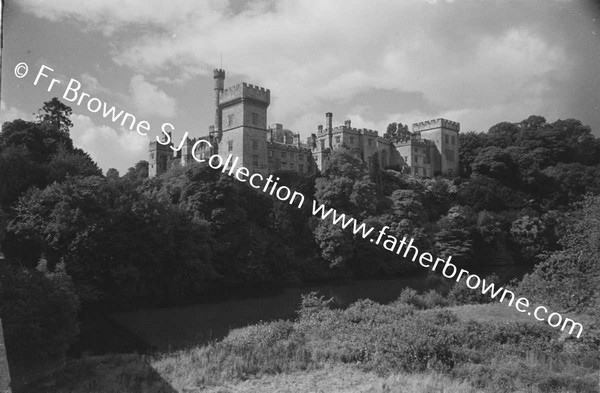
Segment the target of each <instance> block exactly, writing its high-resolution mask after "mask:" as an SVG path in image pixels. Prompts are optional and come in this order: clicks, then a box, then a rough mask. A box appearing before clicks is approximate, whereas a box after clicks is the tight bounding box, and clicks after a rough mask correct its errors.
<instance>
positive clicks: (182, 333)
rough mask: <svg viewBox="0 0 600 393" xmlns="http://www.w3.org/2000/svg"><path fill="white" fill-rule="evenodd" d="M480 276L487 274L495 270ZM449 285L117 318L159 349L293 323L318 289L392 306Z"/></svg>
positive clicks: (291, 293) (410, 282)
mask: <svg viewBox="0 0 600 393" xmlns="http://www.w3.org/2000/svg"><path fill="white" fill-rule="evenodd" d="M519 270H521V271H520V272H518V271H517V272H513V273H512V274H510V275H511V276H514V275H520V274H519V273H521V274H522V272H523V269H519ZM478 273H479V274H480V275H481V276H485V275H487V274H490V273H491V271H487V272H484V271H480V272H478ZM504 273H506V270H505V271H504ZM447 286H448V284H447V283H445V282H444V281H443V280H440V279H437V277H436V278H433V279H432V278H428V277H424V276H417V277H404V278H395V279H389V280H361V281H354V282H348V283H344V284H341V285H336V284H329V285H319V286H310V287H301V288H288V289H285V290H283V291H282V292H281V293H279V294H277V295H270V296H267V297H259V298H247V299H235V300H223V301H220V302H214V303H207V304H197V305H193V306H185V307H172V308H164V309H142V310H138V311H134V312H127V313H119V314H116V315H114V318H115V320H116V321H117V322H118V323H120V324H121V325H123V326H124V327H126V328H127V329H128V330H130V331H131V332H132V333H134V334H135V335H137V336H138V337H139V338H140V339H141V340H143V341H144V342H146V343H147V344H150V345H152V346H154V347H156V348H157V349H159V350H166V349H178V348H183V347H188V346H192V345H196V344H202V343H206V342H208V341H211V340H215V339H220V338H223V337H224V336H226V335H227V333H228V332H229V330H230V329H233V328H238V327H243V326H247V325H250V324H254V323H257V322H260V321H273V320H277V319H293V318H294V317H295V316H296V314H295V313H296V310H297V309H298V306H299V305H300V300H301V295H302V294H306V293H309V292H312V291H317V292H318V293H319V294H320V295H323V296H325V297H326V298H333V300H334V302H335V304H336V305H338V306H340V307H346V306H348V305H349V304H351V303H353V302H355V301H356V300H359V299H371V300H373V301H376V302H378V303H384V304H385V303H389V302H391V301H393V300H396V299H397V298H398V296H399V295H400V292H401V291H402V289H404V288H406V287H411V288H414V289H417V290H419V291H422V290H427V289H431V288H435V289H438V290H442V291H444V290H445V289H447Z"/></svg>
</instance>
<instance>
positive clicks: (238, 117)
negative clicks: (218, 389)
mask: <svg viewBox="0 0 600 393" xmlns="http://www.w3.org/2000/svg"><path fill="white" fill-rule="evenodd" d="M214 81H215V84H214V97H215V104H214V105H215V121H214V125H211V126H210V127H209V132H208V135H207V136H204V137H200V138H188V137H187V134H186V135H185V136H184V138H183V140H182V141H181V142H179V143H178V144H177V147H174V144H173V141H171V143H168V144H166V141H167V139H166V137H165V138H163V139H162V142H163V143H165V144H161V143H158V142H150V148H149V154H150V161H149V164H150V165H149V173H150V176H156V175H160V174H162V173H165V172H166V171H167V169H168V168H169V167H170V166H173V165H187V164H188V163H190V162H191V161H193V160H194V158H193V156H192V149H193V148H194V146H196V147H195V149H196V150H195V155H196V157H199V158H208V157H209V156H212V155H215V154H218V155H219V156H221V158H222V159H223V162H225V161H226V159H227V156H228V155H230V154H231V155H232V156H233V157H238V158H239V161H238V166H245V167H246V168H248V169H249V170H250V171H251V172H254V173H261V174H263V175H268V174H269V173H272V172H274V171H278V170H292V171H297V172H302V173H306V174H314V173H315V172H316V171H317V170H322V169H323V165H324V164H325V163H326V161H327V160H328V158H329V154H330V153H331V151H333V150H334V149H336V148H339V147H340V146H342V145H343V146H346V147H348V148H349V149H351V150H353V151H355V152H356V153H357V154H359V155H360V157H361V158H362V159H363V160H364V161H365V162H366V163H367V165H368V166H369V167H371V166H373V165H375V163H376V162H377V163H378V165H379V166H380V167H382V168H386V167H395V168H401V170H402V171H403V172H405V173H413V174H415V175H419V176H424V177H431V176H435V175H444V176H448V177H453V176H457V175H458V132H459V130H460V125H459V124H458V123H456V122H453V121H449V120H445V119H435V120H429V121H425V122H420V123H415V124H413V132H412V133H410V132H408V131H407V132H406V133H403V134H402V135H400V136H396V137H395V138H393V139H386V138H383V137H381V136H379V133H378V132H377V131H374V130H369V129H364V128H355V127H352V125H351V122H350V120H346V121H345V122H344V124H343V125H340V126H336V127H333V114H332V113H330V112H328V113H327V114H326V115H325V116H326V117H325V124H326V125H325V127H323V126H322V125H320V126H318V128H317V132H316V133H314V134H312V135H311V136H310V137H309V138H308V140H307V141H306V143H302V142H301V141H300V135H299V134H297V133H294V132H292V131H290V130H288V129H284V128H283V126H282V125H281V124H273V125H271V126H267V124H268V118H267V109H268V107H269V104H270V102H271V92H270V91H269V90H268V89H265V88H263V87H259V86H254V85H251V84H247V83H238V84H236V85H234V86H231V87H228V88H225V87H224V85H225V83H224V81H225V71H223V70H215V71H214ZM200 140H204V141H208V142H210V145H209V144H208V143H202V142H198V141H200ZM178 147H181V149H178Z"/></svg>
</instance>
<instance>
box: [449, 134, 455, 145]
mask: <svg viewBox="0 0 600 393" xmlns="http://www.w3.org/2000/svg"><path fill="white" fill-rule="evenodd" d="M450 139H451V140H452V144H453V145H456V137H455V136H454V135H452V137H451V138H450Z"/></svg>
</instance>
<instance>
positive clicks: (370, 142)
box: [368, 138, 373, 146]
mask: <svg viewBox="0 0 600 393" xmlns="http://www.w3.org/2000/svg"><path fill="white" fill-rule="evenodd" d="M368 141H369V142H368V145H369V146H373V139H371V138H369V139H368Z"/></svg>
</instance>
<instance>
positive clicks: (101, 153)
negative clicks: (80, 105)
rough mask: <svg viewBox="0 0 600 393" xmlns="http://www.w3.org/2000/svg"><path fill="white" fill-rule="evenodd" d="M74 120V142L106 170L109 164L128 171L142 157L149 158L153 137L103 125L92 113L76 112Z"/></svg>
mask: <svg viewBox="0 0 600 393" xmlns="http://www.w3.org/2000/svg"><path fill="white" fill-rule="evenodd" d="M71 121H72V122H73V128H72V129H71V138H72V139H73V144H74V145H75V146H76V147H79V148H81V149H83V150H84V151H86V152H88V153H89V154H90V155H91V157H92V159H94V161H96V163H97V164H98V166H100V167H101V168H102V170H103V171H104V172H105V173H106V171H107V170H108V169H109V168H116V169H117V170H118V171H119V172H120V173H121V174H124V173H125V172H126V171H127V169H128V168H129V167H132V166H134V165H135V163H137V162H138V161H140V160H147V159H148V142H149V139H148V138H147V137H144V136H141V135H139V134H138V133H136V132H135V131H129V130H120V131H117V130H115V129H114V128H111V127H108V126H99V125H96V124H94V122H93V121H92V119H91V118H89V117H88V116H85V115H79V114H74V115H72V116H71Z"/></svg>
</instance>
